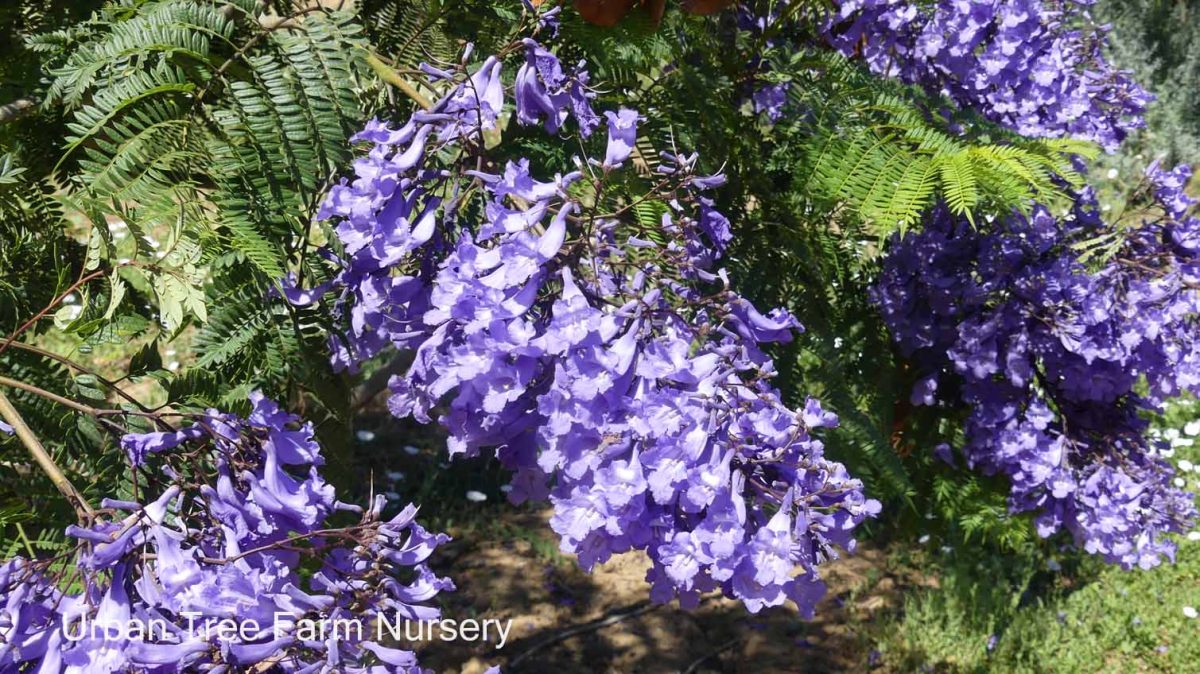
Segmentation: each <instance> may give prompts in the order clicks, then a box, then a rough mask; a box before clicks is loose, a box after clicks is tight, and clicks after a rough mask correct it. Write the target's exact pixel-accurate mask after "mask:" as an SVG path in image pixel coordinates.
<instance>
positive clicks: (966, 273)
mask: <svg viewBox="0 0 1200 674" xmlns="http://www.w3.org/2000/svg"><path fill="white" fill-rule="evenodd" d="M1189 174H1190V172H1189V171H1188V170H1187V169H1186V168H1178V169H1175V170H1174V171H1172V172H1165V171H1161V170H1159V169H1158V168H1157V167H1151V168H1150V170H1149V171H1148V177H1149V179H1150V182H1151V184H1152V185H1153V192H1154V195H1155V200H1156V202H1157V204H1156V208H1154V209H1153V210H1152V213H1153V215H1152V216H1148V217H1146V218H1144V219H1142V220H1141V223H1140V225H1138V226H1136V227H1133V228H1132V229H1131V231H1123V230H1119V231H1118V232H1117V233H1118V234H1119V235H1120V236H1121V237H1122V245H1121V247H1120V249H1119V250H1118V251H1116V253H1115V254H1114V255H1112V256H1111V258H1110V259H1109V260H1108V261H1107V262H1106V263H1105V264H1104V265H1103V266H1102V267H1100V268H1099V269H1092V268H1089V267H1088V266H1087V265H1086V264H1085V260H1083V259H1081V251H1082V250H1086V249H1087V247H1088V243H1089V242H1095V241H1104V240H1106V238H1105V236H1106V235H1107V236H1111V235H1112V234H1113V233H1114V230H1112V229H1110V228H1106V227H1105V226H1104V224H1103V223H1102V222H1101V221H1100V219H1099V217H1098V216H1097V209H1096V208H1095V203H1094V200H1093V199H1092V198H1091V196H1090V194H1089V193H1088V192H1086V191H1085V192H1084V193H1081V194H1080V195H1078V198H1077V201H1076V204H1075V206H1074V208H1073V211H1072V212H1071V213H1070V214H1068V215H1066V216H1064V217H1061V218H1055V217H1054V216H1052V215H1051V214H1050V213H1049V211H1048V210H1047V209H1045V208H1042V207H1038V208H1036V209H1035V210H1034V212H1033V213H1032V214H1031V215H1030V216H1029V217H1024V216H1020V215H1014V216H1011V217H1009V218H1006V219H1004V220H1003V221H999V222H996V223H993V225H992V226H991V227H990V228H989V230H988V231H986V232H985V231H980V230H978V229H976V228H974V227H973V226H971V225H970V224H968V223H967V222H966V221H964V220H960V219H956V218H954V217H952V216H951V215H950V214H949V213H948V212H947V211H946V210H945V209H943V208H939V209H937V210H936V211H935V212H934V213H933V214H932V215H931V216H930V217H929V218H928V219H927V221H926V223H925V227H924V230H923V231H922V232H920V233H917V234H909V235H908V236H905V237H903V238H899V239H896V240H894V241H893V245H892V248H891V251H890V253H889V255H888V257H887V259H886V261H885V263H884V269H883V273H882V278H881V279H880V281H879V284H878V286H877V287H876V289H875V299H876V301H877V303H878V305H879V307H880V309H881V310H882V312H883V316H884V319H885V321H886V322H887V324H888V326H889V327H890V328H891V330H892V332H893V335H894V337H895V339H896V341H897V343H898V344H899V346H900V349H901V351H902V352H903V353H904V354H905V355H906V356H909V357H911V358H912V359H913V361H914V362H915V363H916V364H917V366H918V368H919V369H920V370H921V372H922V373H923V375H924V377H923V378H922V379H921V380H920V381H918V382H917V385H916V387H915V388H914V390H913V395H912V400H913V402H914V404H924V405H930V404H938V401H942V402H944V403H955V402H961V403H962V404H964V405H966V406H967V408H968V410H969V411H968V412H967V417H966V422H965V428H964V430H965V436H966V443H965V446H964V447H962V453H963V455H964V456H965V458H966V461H967V464H968V466H970V467H972V468H976V469H979V470H981V471H983V472H985V473H988V474H997V473H998V474H1003V475H1007V476H1008V477H1009V478H1010V480H1011V484H1012V495H1011V500H1010V505H1011V507H1012V509H1013V510H1014V511H1017V512H1026V511H1033V512H1036V513H1037V518H1036V521H1037V526H1038V530H1039V532H1040V533H1041V534H1042V535H1043V536H1049V535H1051V534H1052V533H1054V532H1056V531H1059V530H1061V529H1066V530H1067V531H1069V532H1070V533H1071V534H1072V535H1073V537H1074V540H1075V541H1076V543H1077V544H1078V545H1080V546H1081V547H1083V548H1084V549H1086V550H1087V551H1088V552H1090V553H1094V554H1097V555H1100V556H1102V557H1103V558H1104V559H1106V560H1108V561H1110V562H1115V563H1119V564H1121V565H1122V566H1124V567H1126V568H1130V567H1134V566H1140V567H1142V568H1149V567H1153V566H1155V565H1157V564H1158V563H1159V562H1160V558H1161V557H1162V556H1166V557H1168V558H1170V557H1172V556H1173V554H1174V549H1175V548H1174V544H1173V542H1172V541H1170V540H1169V539H1168V538H1167V537H1166V534H1168V533H1170V532H1180V531H1184V530H1186V528H1187V527H1188V525H1189V523H1190V522H1191V520H1192V519H1193V517H1194V515H1195V508H1194V504H1193V497H1192V495H1191V494H1190V493H1186V492H1184V491H1182V490H1180V489H1177V488H1175V487H1174V486H1173V485H1172V478H1173V477H1174V472H1173V468H1172V467H1171V466H1170V464H1169V463H1167V462H1166V461H1165V460H1164V459H1163V458H1162V456H1161V454H1160V453H1159V451H1158V450H1159V449H1160V448H1158V447H1156V446H1155V445H1154V444H1153V443H1151V442H1150V441H1149V440H1148V439H1147V437H1146V430H1147V424H1148V422H1147V421H1146V419H1145V418H1144V417H1145V416H1146V415H1145V414H1143V413H1144V412H1152V411H1154V410H1155V409H1157V407H1158V405H1159V403H1161V402H1162V400H1163V399H1164V398H1166V397H1168V396H1175V395H1179V394H1180V393H1181V392H1192V393H1196V392H1200V318H1198V317H1200V219H1198V218H1196V217H1195V216H1192V215H1190V213H1191V211H1192V207H1193V206H1194V205H1195V201H1194V200H1192V199H1191V198H1189V197H1187V196H1186V195H1185V194H1184V193H1183V186H1184V184H1185V183H1186V182H1187V180H1186V179H1187V177H1188V175H1189ZM1107 240H1111V239H1110V238H1109V239H1107ZM1142 382H1145V384H1146V387H1145V389H1143V388H1142V384H1141V383H1142ZM1140 391H1141V392H1142V393H1141V394H1139V392H1140ZM956 398H957V400H956ZM941 455H942V456H943V457H944V458H945V459H947V460H953V455H952V454H951V453H949V452H947V451H943V452H942V453H941Z"/></svg>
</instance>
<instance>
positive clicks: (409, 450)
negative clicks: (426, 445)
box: [404, 445, 421, 456]
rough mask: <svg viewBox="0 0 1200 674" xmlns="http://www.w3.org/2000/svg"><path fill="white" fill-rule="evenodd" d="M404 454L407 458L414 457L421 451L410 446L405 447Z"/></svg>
mask: <svg viewBox="0 0 1200 674" xmlns="http://www.w3.org/2000/svg"><path fill="white" fill-rule="evenodd" d="M404 453H405V454H407V455H409V456H416V455H418V454H420V453H421V450H419V449H417V448H416V447H413V446H412V445H405V446H404Z"/></svg>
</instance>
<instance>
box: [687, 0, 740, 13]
mask: <svg viewBox="0 0 1200 674" xmlns="http://www.w3.org/2000/svg"><path fill="white" fill-rule="evenodd" d="M682 4H683V9H684V10H685V11H688V12H691V13H692V14H715V13H716V12H719V11H721V10H722V9H725V8H726V7H728V6H730V5H732V4H733V0H682Z"/></svg>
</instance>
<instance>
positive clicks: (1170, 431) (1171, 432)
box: [1163, 428, 1179, 440]
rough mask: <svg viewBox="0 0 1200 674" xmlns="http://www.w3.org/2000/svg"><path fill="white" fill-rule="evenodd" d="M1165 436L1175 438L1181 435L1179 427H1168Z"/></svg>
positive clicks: (1164, 432) (1169, 438) (1170, 438)
mask: <svg viewBox="0 0 1200 674" xmlns="http://www.w3.org/2000/svg"><path fill="white" fill-rule="evenodd" d="M1163 437H1164V438H1166V439H1168V440H1174V439H1175V438H1178V437H1179V429H1178V428H1168V429H1167V430H1165V431H1163Z"/></svg>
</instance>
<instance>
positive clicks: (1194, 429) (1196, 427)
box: [1183, 419, 1200, 435]
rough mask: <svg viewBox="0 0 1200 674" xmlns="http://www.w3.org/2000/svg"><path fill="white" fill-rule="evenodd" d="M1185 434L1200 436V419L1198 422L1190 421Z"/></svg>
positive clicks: (1184, 428) (1184, 430)
mask: <svg viewBox="0 0 1200 674" xmlns="http://www.w3.org/2000/svg"><path fill="white" fill-rule="evenodd" d="M1183 432H1184V433H1187V434H1188V435H1200V419H1197V420H1196V421H1189V422H1188V423H1187V425H1186V426H1184V427H1183Z"/></svg>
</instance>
